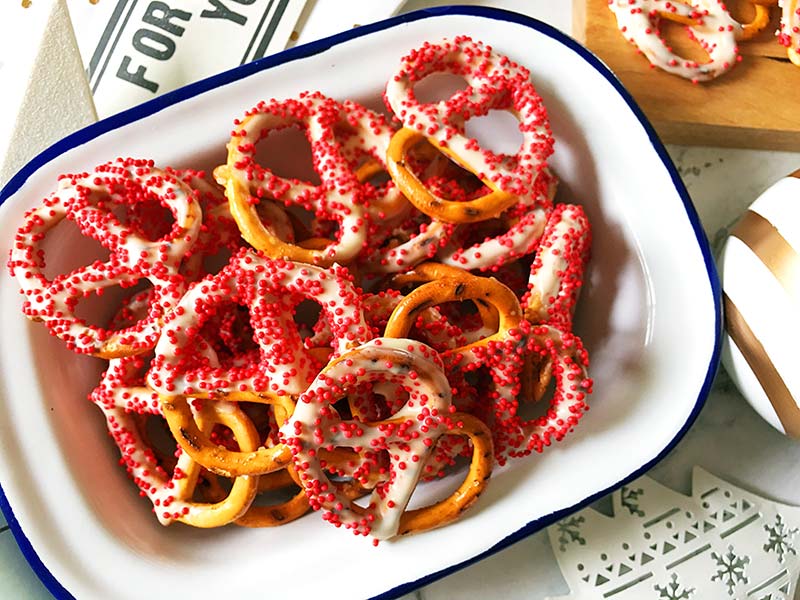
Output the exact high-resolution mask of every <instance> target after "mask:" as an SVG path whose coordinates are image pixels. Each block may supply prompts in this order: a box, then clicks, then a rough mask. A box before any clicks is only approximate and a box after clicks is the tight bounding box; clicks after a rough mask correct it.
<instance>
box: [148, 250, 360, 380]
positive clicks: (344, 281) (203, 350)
mask: <svg viewBox="0 0 800 600" xmlns="http://www.w3.org/2000/svg"><path fill="white" fill-rule="evenodd" d="M304 300H312V301H314V302H317V303H319V304H320V306H321V307H322V312H321V319H322V321H323V324H324V325H325V326H326V327H328V328H329V329H330V331H331V334H330V335H329V336H328V340H329V341H330V343H331V344H332V345H333V348H332V349H333V350H334V352H335V355H338V354H341V353H343V352H346V351H348V350H349V349H351V348H354V347H356V346H357V345H359V344H360V343H362V342H364V341H366V340H367V339H368V337H369V328H368V327H367V325H366V323H365V322H364V315H363V312H362V309H361V299H360V296H359V295H358V294H357V293H356V291H355V288H354V287H353V284H352V282H351V281H350V280H349V279H348V276H347V273H346V272H345V271H343V270H342V268H341V267H333V268H331V269H323V268H321V267H316V266H313V265H306V264H300V263H292V262H288V261H284V260H274V259H269V258H266V257H263V256H260V255H258V254H256V253H254V252H252V251H251V250H242V251H240V252H239V254H237V255H236V256H234V257H233V258H232V259H231V261H230V262H229V264H228V265H227V266H226V267H225V268H224V269H223V270H222V271H220V273H219V274H218V275H215V276H211V277H208V278H206V279H204V280H202V281H200V282H198V283H197V284H195V285H194V286H193V287H192V288H191V289H190V290H189V291H188V292H187V293H186V294H185V295H184V297H183V298H181V301H180V302H179V303H178V305H177V306H176V308H175V310H173V311H172V313H170V315H169V316H168V318H167V319H166V320H165V323H164V328H163V333H162V335H161V337H160V338H159V341H158V345H157V346H156V356H155V359H154V360H153V364H152V367H151V369H150V371H149V373H148V380H149V383H150V385H152V387H153V388H154V389H156V390H158V391H159V393H161V394H163V395H166V396H171V395H175V394H182V395H193V396H194V395H198V394H199V395H202V396H209V395H224V394H227V393H232V392H237V391H252V392H256V393H262V392H265V393H270V394H276V395H284V394H286V395H297V394H299V393H301V392H302V391H304V390H305V389H306V387H307V386H308V384H309V383H310V382H311V381H312V380H313V379H314V376H315V375H316V373H317V371H318V369H319V363H318V361H317V360H316V358H315V356H314V354H313V353H312V352H311V351H310V349H308V348H306V347H305V344H304V342H303V338H302V335H301V333H300V331H299V329H298V325H297V324H296V323H295V322H294V320H293V315H294V312H295V310H296V307H297V305H299V304H300V303H301V302H303V301H304ZM231 305H234V306H237V305H238V306H243V307H246V308H247V311H248V315H249V316H248V319H249V324H250V326H251V327H252V341H253V342H255V344H257V348H256V350H257V351H256V352H255V353H254V352H247V353H245V354H242V355H234V356H233V357H232V360H230V361H229V363H228V364H221V363H220V361H219V357H218V353H217V352H215V350H214V348H213V347H211V346H210V345H209V344H208V343H205V342H203V340H202V336H201V335H200V334H201V331H202V328H203V326H204V324H205V323H207V322H208V320H209V319H210V317H211V316H213V315H215V314H217V313H219V312H220V311H221V310H224V309H225V307H228V306H231Z"/></svg>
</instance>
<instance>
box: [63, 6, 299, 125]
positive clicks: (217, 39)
mask: <svg viewBox="0 0 800 600" xmlns="http://www.w3.org/2000/svg"><path fill="white" fill-rule="evenodd" d="M305 4H306V0H103V1H102V2H98V3H97V4H94V5H92V4H90V3H89V2H87V1H86V0H83V1H82V2H78V1H77V0H73V1H71V2H70V11H71V13H72V19H73V22H74V24H75V30H76V33H77V37H78V40H79V43H80V45H81V53H82V54H83V57H84V62H85V63H86V70H87V74H88V77H89V85H90V87H91V90H92V93H93V94H94V99H95V105H96V107H97V112H98V115H99V116H100V117H101V118H102V117H104V116H108V115H110V114H113V113H116V112H119V111H120V110H123V109H125V108H128V107H130V106H134V105H136V104H139V103H141V102H144V101H146V100H150V99H151V98H154V97H155V96H157V95H159V94H163V93H164V92H167V91H170V90H173V89H175V88H177V87H180V86H182V85H185V84H187V83H191V82H193V81H197V80H199V79H202V78H204V77H207V76H209V75H213V74H215V73H219V72H221V71H224V70H226V69H229V68H232V67H236V66H238V65H241V64H245V63H247V62H250V61H252V60H255V59H258V58H261V57H264V56H266V55H268V54H272V53H274V52H277V51H279V50H283V49H284V48H285V47H286V45H287V42H288V41H289V38H290V36H291V35H292V32H293V30H294V27H295V25H296V23H297V21H298V18H299V17H300V14H301V12H302V11H303V8H304V6H305Z"/></svg>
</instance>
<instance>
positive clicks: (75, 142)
mask: <svg viewBox="0 0 800 600" xmlns="http://www.w3.org/2000/svg"><path fill="white" fill-rule="evenodd" d="M448 15H466V16H475V17H482V18H487V19H493V20H499V21H508V22H511V23H516V24H518V25H523V26H525V27H529V28H531V29H534V30H536V31H538V32H539V33H542V34H544V35H546V36H548V37H550V38H552V39H554V40H555V41H557V42H559V43H561V44H563V45H564V46H566V47H568V48H569V49H570V50H572V51H573V52H575V53H577V54H578V55H579V56H581V57H582V58H583V59H584V60H586V62H588V63H589V64H590V65H591V66H592V67H594V69H595V70H596V71H597V72H598V73H600V74H601V75H602V76H603V77H605V79H606V80H607V81H608V82H609V83H610V84H611V85H612V86H613V87H614V89H615V90H616V91H617V93H619V95H620V96H621V97H622V99H623V100H624V101H625V102H626V103H627V104H628V106H629V107H630V109H631V111H632V112H633V113H634V114H635V115H636V117H637V118H638V119H639V122H640V123H641V125H642V127H643V128H644V130H645V133H646V134H647V136H648V138H649V139H650V143H651V144H652V145H653V149H654V150H655V151H656V153H657V154H658V156H659V158H661V161H662V162H663V163H664V166H665V167H666V169H667V171H668V172H669V174H670V178H671V179H672V183H673V185H674V186H675V189H676V191H677V192H678V195H679V196H680V197H681V200H682V201H683V204H684V208H685V210H686V213H687V216H688V217H689V221H690V223H691V225H692V229H693V230H694V233H695V237H696V238H697V242H698V245H699V246H700V250H701V252H702V255H703V260H704V262H705V265H706V271H707V272H708V278H709V284H710V287H711V292H712V294H713V295H714V310H715V320H714V328H715V331H714V351H713V353H712V356H711V362H710V364H709V367H708V370H707V372H706V377H705V380H704V381H703V385H702V387H701V389H700V393H699V394H698V397H697V401H696V402H695V405H694V408H693V409H692V411H691V413H690V414H689V416H688V417H687V419H686V422H685V423H684V425H683V427H682V428H681V429H680V430H679V431H678V432H677V434H676V435H675V437H673V438H672V440H670V442H669V443H668V444H667V445H666V446H665V447H664V449H663V450H662V451H661V452H660V453H659V454H658V455H656V457H655V458H653V459H652V460H650V461H649V462H647V463H646V464H644V465H642V466H641V467H640V468H639V469H637V470H636V471H634V472H633V473H631V474H630V475H628V476H627V477H625V478H623V479H621V480H620V481H618V482H617V483H616V484H614V485H612V486H609V487H608V488H606V489H604V490H601V491H599V492H596V493H595V494H592V495H591V496H588V497H586V498H584V499H583V500H581V501H580V502H578V503H576V504H574V505H573V506H570V507H567V508H564V509H562V510H559V511H556V512H554V513H551V514H549V515H545V516H542V517H539V518H538V519H535V520H533V521H531V522H529V523H528V524H527V525H525V526H523V527H521V528H520V529H518V530H517V531H515V532H514V533H512V534H510V535H508V536H506V537H505V538H503V539H502V540H500V541H499V542H497V543H496V544H495V545H494V546H492V547H491V548H489V549H488V550H485V551H483V552H481V553H480V554H477V555H476V556H473V557H472V558H469V559H467V560H465V561H463V562H460V563H458V564H455V565H451V566H449V567H447V568H445V569H442V570H440V571H437V572H435V573H431V574H429V575H426V576H425V577H422V578H420V579H417V580H415V581H412V582H408V583H404V584H401V585H399V586H396V587H394V588H391V589H389V590H387V591H386V592H384V593H382V594H379V595H377V596H375V597H374V598H373V600H390V599H392V598H397V597H399V596H402V595H404V594H407V593H409V592H412V591H413V590H415V589H418V588H420V587H422V586H425V585H428V584H430V583H433V582H434V581H437V580H439V579H441V578H443V577H446V576H447V575H450V574H452V573H455V572H456V571H459V570H461V569H463V568H465V567H468V566H469V565H472V564H474V563H476V562H479V561H481V560H483V559H484V558H487V557H488V556H490V555H492V554H494V553H496V552H499V551H500V550H502V549H504V548H507V547H508V546H511V545H512V544H514V543H516V542H518V541H519V540H521V539H523V538H526V537H528V536H530V535H532V534H534V533H536V532H538V531H541V530H542V529H544V528H545V527H547V526H549V525H552V524H553V523H555V522H556V521H558V520H560V519H562V518H563V517H566V516H567V515H569V514H571V513H573V512H575V511H577V510H579V509H581V508H584V507H585V506H587V505H589V504H591V503H592V502H594V501H596V500H598V499H600V498H602V497H603V496H605V495H607V494H609V493H610V492H612V491H613V490H615V489H618V488H619V487H620V486H622V485H625V484H626V483H629V482H631V481H633V480H635V479H637V478H638V477H640V476H641V475H643V474H644V473H645V472H647V471H649V470H650V469H651V468H652V467H653V466H655V465H656V464H657V463H658V462H660V461H661V460H662V459H663V458H664V457H665V456H666V455H667V454H669V452H670V451H672V449H673V448H674V447H675V446H676V445H677V443H678V442H679V441H680V440H681V439H682V438H683V436H684V435H685V434H686V432H687V431H688V430H689V429H690V428H691V426H692V425H693V424H694V422H695V420H696V419H697V417H698V415H699V414H700V410H701V409H702V408H703V404H704V403H705V400H706V398H707V397H708V394H709V391H710V389H711V384H712V382H713V380H714V376H715V374H716V372H717V368H718V365H719V357H720V349H721V345H722V303H721V288H720V282H719V276H718V274H717V269H716V265H715V263H714V258H713V255H712V252H711V248H710V246H709V244H708V240H707V238H706V235H705V233H704V231H703V228H702V225H701V223H700V218H699V217H698V215H697V211H696V210H695V207H694V205H693V204H692V201H691V198H690V196H689V192H688V191H687V190H686V187H685V186H684V184H683V181H682V180H681V178H680V175H679V174H678V171H677V169H676V168H675V165H674V164H673V163H672V159H671V158H670V157H669V154H668V153H667V150H666V148H665V147H664V145H663V143H662V142H661V140H660V139H659V137H658V135H657V134H656V132H655V130H654V129H653V126H652V125H651V124H650V122H649V121H648V120H647V117H645V115H644V113H643V112H642V110H641V109H640V108H639V106H638V105H637V104H636V101H635V100H634V99H633V98H632V97H631V95H630V94H629V93H628V91H627V90H626V89H625V88H624V86H623V85H622V83H621V82H620V81H619V79H617V77H616V76H615V75H614V74H613V73H612V72H611V70H610V69H609V68H608V67H607V66H606V65H605V63H603V62H602V61H601V60H600V59H599V58H598V57H597V56H595V55H594V54H593V53H592V52H590V51H589V50H587V49H586V48H585V47H584V46H582V45H581V44H580V43H578V42H577V41H575V40H574V39H573V38H571V37H570V36H568V35H567V34H565V33H563V32H562V31H560V30H558V29H556V28H555V27H553V26H551V25H548V24H547V23H544V22H542V21H539V20H537V19H534V18H531V17H527V16H525V15H520V14H517V13H514V12H509V11H505V10H501V9H497V8H489V7H479V6H443V7H436V8H427V9H423V10H418V11H415V12H411V13H407V14H403V15H399V16H396V17H392V18H390V19H386V20H384V21H379V22H377V23H373V24H370V25H364V26H362V27H358V28H355V29H351V30H348V31H345V32H342V33H339V34H336V35H333V36H330V37H327V38H323V39H321V40H318V41H315V42H311V43H309V44H305V45H303V46H297V47H295V48H290V49H288V50H284V51H283V52H280V53H278V54H274V55H272V56H268V57H266V58H263V59H260V60H258V61H255V62H253V63H249V64H246V65H243V66H240V67H236V68H234V69H232V70H230V71H225V72H223V73H220V74H218V75H214V76H212V77H209V78H207V79H203V80H201V81H198V82H196V83H192V84H190V85H187V86H185V87H182V88H180V89H177V90H174V91H172V92H168V93H166V94H164V95H163V96H160V97H157V98H154V99H153V100H150V101H148V102H145V103H144V104H140V105H138V106H135V107H133V108H130V109H128V110H126V111H124V112H121V113H119V114H116V115H113V116H111V117H108V118H106V119H103V120H102V121H98V122H97V123H94V124H92V125H89V126H88V127H86V128H84V129H81V130H79V131H77V132H75V133H73V134H71V135H69V136H67V137H65V138H63V139H62V140H60V141H59V142H56V143H55V144H53V145H52V146H50V147H49V148H47V149H46V150H44V151H43V152H41V153H40V154H38V155H37V156H36V157H35V158H33V159H32V160H31V161H30V162H29V163H28V164H26V165H25V167H23V168H22V169H21V170H20V171H19V172H18V173H17V174H16V175H15V176H14V177H12V178H11V180H10V181H9V182H8V183H7V184H6V186H5V187H4V188H3V190H2V192H0V205H2V204H3V202H5V200H6V199H8V198H9V197H10V196H11V195H12V194H13V193H14V192H16V191H17V190H18V189H19V188H20V187H22V185H23V184H24V183H25V181H26V180H27V179H28V177H30V176H31V175H32V174H33V173H35V172H36V171H37V170H38V169H39V168H40V167H42V166H43V165H45V164H47V163H48V162H50V161H51V160H53V159H55V158H56V157H58V156H59V155H61V154H63V153H64V152H66V151H67V150H71V149H72V148H75V147H77V146H80V145H83V144H85V143H86V142H88V141H90V140H92V139H94V138H96V137H98V136H100V135H102V134H104V133H107V132H109V131H111V130H114V129H118V128H120V127H122V126H124V125H127V124H129V123H132V122H133V121H138V120H139V119H142V118H144V117H147V116H150V115H152V114H154V113H157V112H159V111H161V110H163V109H164V108H166V107H168V106H172V105H173V104H177V103H178V102H181V101H183V100H186V99H188V98H192V97H194V96H197V95H199V94H202V93H204V92H207V91H209V90H212V89H215V88H218V87H220V86H223V85H226V84H228V83H231V82H233V81H237V80H239V79H243V78H245V77H248V76H250V75H253V74H255V73H258V72H260V71H264V70H266V69H270V68H272V67H275V66H277V65H282V64H285V63H289V62H292V61H295V60H298V59H301V58H306V57H309V56H313V55H315V54H320V53H322V52H324V51H326V50H328V49H330V48H331V47H333V46H336V45H338V44H341V43H343V42H347V41H349V40H352V39H354V38H358V37H361V36H363V35H367V34H371V33H375V32H378V31H382V30H385V29H390V28H392V27H395V26H397V25H402V24H404V23H410V22H413V21H418V20H420V19H427V18H431V17H441V16H448ZM0 509H1V510H2V512H3V514H4V515H5V517H6V520H7V522H8V525H9V528H10V530H11V532H12V533H13V535H14V538H15V539H16V541H17V544H18V545H19V547H20V550H21V551H22V554H23V555H24V557H25V559H26V560H27V561H28V563H29V564H30V566H31V568H32V569H33V571H34V572H35V573H36V575H37V576H38V577H39V579H40V580H41V581H42V583H44V585H45V587H47V589H48V590H49V591H50V593H52V594H53V595H54V596H55V597H56V598H59V599H60V600H67V599H69V600H74V597H73V596H72V594H70V593H69V591H67V590H66V588H64V587H63V586H62V585H61V583H60V582H59V581H58V580H57V579H56V578H55V577H54V576H53V574H52V573H50V571H49V570H48V568H47V567H46V566H45V565H44V563H43V562H42V561H41V559H40V558H39V555H38V554H36V551H35V550H34V548H33V546H32V545H31V543H30V541H29V540H28V538H27V536H26V535H25V533H24V532H23V530H22V528H21V527H20V525H19V522H18V521H17V519H16V517H15V516H14V512H13V510H12V508H11V505H10V504H9V502H8V499H7V498H6V495H5V492H4V491H3V489H2V486H0Z"/></svg>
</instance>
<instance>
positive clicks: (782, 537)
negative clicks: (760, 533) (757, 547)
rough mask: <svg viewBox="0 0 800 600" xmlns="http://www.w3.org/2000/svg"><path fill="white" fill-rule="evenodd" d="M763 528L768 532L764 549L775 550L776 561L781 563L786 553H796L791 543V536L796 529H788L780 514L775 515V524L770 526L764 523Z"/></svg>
mask: <svg viewBox="0 0 800 600" xmlns="http://www.w3.org/2000/svg"><path fill="white" fill-rule="evenodd" d="M764 530H765V531H766V532H767V534H769V539H768V540H767V543H766V544H764V550H765V551H767V552H775V553H776V554H777V555H778V562H780V563H783V560H784V557H785V556H786V555H787V554H797V551H796V550H795V549H794V546H793V545H792V538H793V537H794V534H796V533H797V531H798V530H797V529H789V528H788V527H786V523H784V522H783V519H782V518H781V516H780V515H775V524H774V525H772V526H769V525H764Z"/></svg>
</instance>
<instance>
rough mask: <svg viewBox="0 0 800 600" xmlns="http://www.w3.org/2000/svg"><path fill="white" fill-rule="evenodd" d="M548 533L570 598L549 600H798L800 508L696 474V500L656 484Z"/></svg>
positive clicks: (643, 482)
mask: <svg viewBox="0 0 800 600" xmlns="http://www.w3.org/2000/svg"><path fill="white" fill-rule="evenodd" d="M612 501H613V506H614V515H613V516H612V517H607V516H605V515H604V514H601V513H599V512H597V511H596V510H593V509H591V508H587V509H585V510H582V511H580V512H577V513H575V514H574V515H572V516H570V517H567V518H566V519H563V520H561V521H559V522H558V523H556V524H555V525H553V526H551V527H550V528H548V533H549V535H550V543H551V545H552V547H553V552H554V554H555V555H556V559H557V560H558V565H559V567H560V568H561V572H562V573H563V575H564V578H565V579H566V580H567V583H568V584H569V586H570V589H571V590H572V593H571V594H570V595H569V596H563V597H561V598H558V599H556V598H551V600H595V599H598V598H607V599H610V600H641V599H643V598H653V599H659V600H791V599H792V598H794V594H795V589H796V587H797V578H798V573H799V572H800V554H798V549H799V548H800V508H798V507H795V506H787V505H785V504H778V503H777V502H772V501H769V500H767V499H765V498H761V497H759V496H757V495H755V494H752V493H750V492H747V491H745V490H743V489H740V488H738V487H736V486H734V485H731V484H730V483H728V482H727V481H724V480H722V479H719V478H717V477H714V476H713V475H711V474H710V473H708V472H706V471H703V470H702V469H700V468H698V467H695V469H694V471H693V474H692V495H691V496H690V497H687V496H684V495H683V494H681V493H679V492H676V491H674V490H671V489H669V488H667V487H665V486H663V485H661V484H659V483H656V482H655V481H653V480H652V479H650V478H649V477H641V478H640V479H638V480H636V481H634V482H633V483H631V484H629V485H626V486H623V487H622V488H621V489H620V490H618V491H616V492H614V494H613V495H612Z"/></svg>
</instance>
